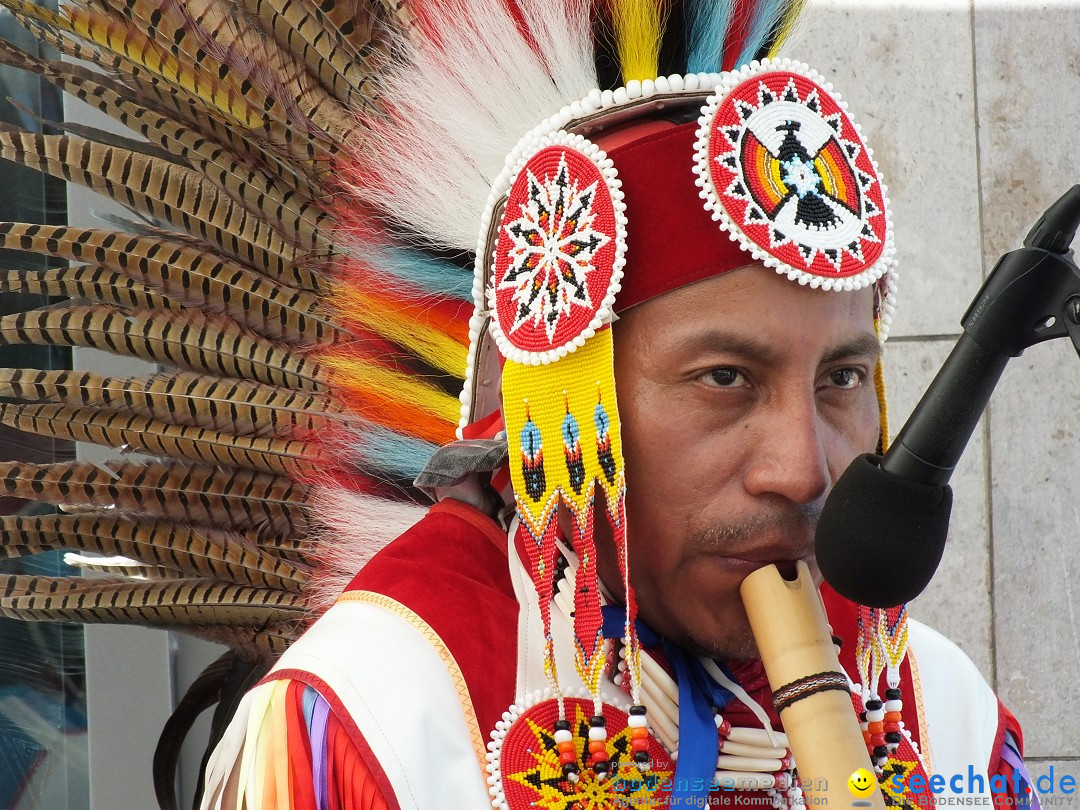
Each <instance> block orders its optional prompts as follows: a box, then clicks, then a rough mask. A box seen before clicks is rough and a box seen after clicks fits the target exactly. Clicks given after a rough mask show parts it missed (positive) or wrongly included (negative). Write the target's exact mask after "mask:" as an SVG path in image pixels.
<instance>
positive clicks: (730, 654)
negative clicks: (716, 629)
mask: <svg viewBox="0 0 1080 810" xmlns="http://www.w3.org/2000/svg"><path fill="white" fill-rule="evenodd" d="M680 644H681V646H683V647H685V648H686V649H688V650H690V651H691V652H692V653H694V654H695V655H702V656H705V657H706V658H712V659H714V660H717V661H752V660H756V659H758V658H760V657H761V655H760V654H759V653H758V648H757V642H756V641H755V640H754V635H753V633H751V632H750V628H749V627H747V628H746V629H745V630H744V631H743V632H741V633H724V634H722V635H718V636H714V637H711V638H710V637H701V636H699V635H697V634H693V633H689V634H687V635H686V636H684V638H683V639H682V640H681V641H680Z"/></svg>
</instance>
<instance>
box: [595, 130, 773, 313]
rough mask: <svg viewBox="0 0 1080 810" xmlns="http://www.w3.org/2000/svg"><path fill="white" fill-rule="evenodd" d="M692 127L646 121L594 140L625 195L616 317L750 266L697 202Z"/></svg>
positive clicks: (748, 258) (750, 260) (746, 256)
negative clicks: (623, 263) (623, 262)
mask: <svg viewBox="0 0 1080 810" xmlns="http://www.w3.org/2000/svg"><path fill="white" fill-rule="evenodd" d="M697 127H698V124H697V122H696V121H692V122H690V123H688V124H674V123H671V122H668V121H658V120H651V121H646V122H642V123H636V124H632V125H630V126H628V127H623V128H620V129H618V130H615V131H614V132H609V133H604V134H603V135H600V136H597V137H595V138H594V142H595V143H596V144H597V146H599V147H600V148H601V149H603V150H604V151H606V152H607V155H608V157H610V158H611V160H612V161H613V162H614V164H615V169H616V171H618V173H619V179H620V180H621V181H622V191H623V194H624V195H625V198H624V202H625V203H626V220H627V225H626V231H627V233H626V267H625V269H624V271H623V273H624V275H623V279H622V289H621V290H620V292H619V294H618V297H617V298H616V301H615V310H616V312H622V311H625V310H627V309H629V308H630V307H632V306H634V305H635V304H640V303H641V302H642V301H647V300H648V299H650V298H653V297H655V296H657V295H661V294H663V293H665V292H668V291H670V290H674V289H676V288H678V287H684V286H686V285H687V284H693V283H694V282H695V281H701V280H702V279H706V278H710V277H711V276H717V275H720V274H722V273H726V272H728V271H730V270H735V269H737V268H739V267H745V266H746V265H748V264H753V263H754V259H753V257H752V256H751V255H750V254H749V253H747V252H745V251H744V250H742V248H740V247H739V244H738V243H737V242H734V241H732V240H731V239H730V238H729V237H728V234H727V232H726V231H723V230H721V229H720V223H718V222H715V221H713V219H712V216H711V215H710V214H709V212H708V211H706V210H705V203H704V201H703V200H702V199H701V197H700V196H698V192H699V191H700V189H699V188H698V187H697V186H696V185H695V184H694V180H695V179H696V176H695V175H694V172H693V166H694V142H695V140H696V132H697Z"/></svg>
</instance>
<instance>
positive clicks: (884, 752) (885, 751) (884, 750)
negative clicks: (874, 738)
mask: <svg viewBox="0 0 1080 810" xmlns="http://www.w3.org/2000/svg"><path fill="white" fill-rule="evenodd" d="M874 756H875V757H886V758H888V756H889V748H888V746H885V745H878V746H875V747H874Z"/></svg>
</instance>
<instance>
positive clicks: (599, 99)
mask: <svg viewBox="0 0 1080 810" xmlns="http://www.w3.org/2000/svg"><path fill="white" fill-rule="evenodd" d="M589 103H590V104H592V105H593V106H594V107H597V108H599V107H600V106H601V105H602V104H603V103H604V102H603V94H602V93H601V92H600V89H599V88H597V87H594V88H593V89H592V90H590V91H589Z"/></svg>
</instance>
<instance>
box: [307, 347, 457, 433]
mask: <svg viewBox="0 0 1080 810" xmlns="http://www.w3.org/2000/svg"><path fill="white" fill-rule="evenodd" d="M320 361H321V364H322V366H323V367H324V368H325V369H326V370H327V372H328V374H329V375H330V379H331V381H332V384H333V385H335V386H340V387H341V388H344V389H345V390H346V391H356V392H359V393H360V395H361V396H364V395H372V396H377V397H379V398H385V399H386V400H387V401H388V402H389V403H393V402H394V401H397V402H399V403H402V404H406V403H408V404H412V405H413V406H414V407H416V408H418V409H421V410H423V411H426V412H427V413H430V414H432V415H433V416H434V417H436V418H438V419H440V420H442V421H445V422H446V423H448V424H452V425H454V426H456V425H457V420H458V417H459V416H460V415H461V402H460V401H459V400H458V398H457V397H452V396H450V395H449V394H447V393H446V392H444V391H441V390H439V389H438V388H436V387H435V386H433V385H429V384H428V383H425V382H422V381H421V380H419V379H417V378H416V377H415V376H412V375H409V374H402V373H400V372H397V371H392V370H390V369H388V368H386V367H384V366H380V365H377V364H375V363H371V362H368V361H366V360H359V359H357V358H355V357H348V356H342V355H323V356H322V357H320ZM453 432H454V431H453V429H451V431H450V433H451V435H453Z"/></svg>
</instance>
